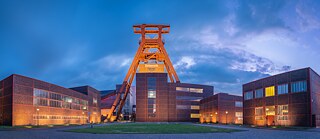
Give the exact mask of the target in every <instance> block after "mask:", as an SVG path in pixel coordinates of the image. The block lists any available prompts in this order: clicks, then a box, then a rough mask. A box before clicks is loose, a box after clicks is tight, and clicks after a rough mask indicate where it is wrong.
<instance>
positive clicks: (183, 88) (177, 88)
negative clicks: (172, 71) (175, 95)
mask: <svg viewBox="0 0 320 139" xmlns="http://www.w3.org/2000/svg"><path fill="white" fill-rule="evenodd" d="M176 91H183V92H189V91H190V89H189V88H186V87H176Z"/></svg>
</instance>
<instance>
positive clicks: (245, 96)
mask: <svg viewBox="0 0 320 139" xmlns="http://www.w3.org/2000/svg"><path fill="white" fill-rule="evenodd" d="M252 98H253V92H252V91H249V92H245V93H244V100H249V99H252Z"/></svg>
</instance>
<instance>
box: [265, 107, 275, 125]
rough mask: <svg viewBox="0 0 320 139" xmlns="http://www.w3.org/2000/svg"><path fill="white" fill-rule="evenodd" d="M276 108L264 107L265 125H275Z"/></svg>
mask: <svg viewBox="0 0 320 139" xmlns="http://www.w3.org/2000/svg"><path fill="white" fill-rule="evenodd" d="M275 115H276V108H275V106H266V125H268V126H270V125H275V119H274V117H275Z"/></svg>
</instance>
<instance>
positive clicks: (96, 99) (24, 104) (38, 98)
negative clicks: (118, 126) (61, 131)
mask: <svg viewBox="0 0 320 139" xmlns="http://www.w3.org/2000/svg"><path fill="white" fill-rule="evenodd" d="M74 89H75V90H77V89H81V90H82V92H78V91H75V90H72V89H67V88H63V87H60V86H57V85H53V84H50V83H47V82H43V81H40V80H36V79H32V78H29V77H25V76H21V75H16V74H13V75H11V76H9V77H7V78H5V79H4V80H2V81H0V125H8V126H18V125H48V124H54V125H56V124H84V123H87V122H94V123H97V122H100V117H101V116H100V93H99V91H97V90H95V89H93V88H92V87H88V86H85V87H79V88H74Z"/></svg>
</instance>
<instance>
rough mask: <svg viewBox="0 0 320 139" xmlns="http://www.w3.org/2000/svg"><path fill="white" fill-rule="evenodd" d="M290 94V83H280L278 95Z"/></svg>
mask: <svg viewBox="0 0 320 139" xmlns="http://www.w3.org/2000/svg"><path fill="white" fill-rule="evenodd" d="M281 94H288V84H283V85H278V95H281Z"/></svg>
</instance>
